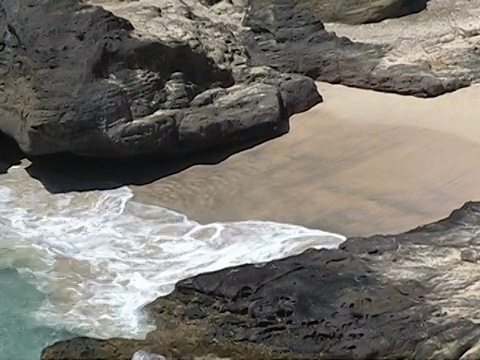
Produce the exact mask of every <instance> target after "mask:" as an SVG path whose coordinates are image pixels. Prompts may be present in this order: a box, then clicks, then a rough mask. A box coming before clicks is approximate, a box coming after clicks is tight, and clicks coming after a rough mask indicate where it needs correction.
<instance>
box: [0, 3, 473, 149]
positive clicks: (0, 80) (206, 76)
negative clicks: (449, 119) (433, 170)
mask: <svg viewBox="0 0 480 360" xmlns="http://www.w3.org/2000/svg"><path fill="white" fill-rule="evenodd" d="M313 3H314V2H309V1H298V2H294V1H293V0H271V1H270V0H269V1H265V0H252V1H251V2H250V4H247V2H246V1H244V0H232V1H199V0H184V1H174V0H165V1H162V2H158V1H154V0H138V1H132V2H130V1H129V2H123V1H118V0H91V1H90V3H88V4H87V3H84V2H78V1H77V0H55V1H53V0H27V1H24V0H22V1H20V0H4V1H2V2H0V75H1V76H0V88H1V89H2V91H0V131H2V132H4V133H5V134H7V135H9V136H11V137H12V138H14V139H15V140H16V141H17V143H18V144H19V146H20V148H21V149H22V150H23V151H24V152H25V153H27V155H30V156H35V155H45V154H52V153H62V152H68V153H74V154H77V155H84V156H95V157H132V156H137V155H144V154H156V155H160V156H163V157H178V156H184V155H188V154H192V153H194V152H195V153H198V152H199V151H209V150H215V149H218V148H223V147H225V146H235V147H238V146H239V145H242V144H247V143H255V142H259V141H263V140H266V139H269V138H272V137H275V136H278V135H280V134H282V133H283V132H285V131H286V129H288V116H289V115H291V114H293V113H295V112H299V111H304V110H307V109H308V108H310V107H311V106H313V105H315V104H316V103H318V102H320V101H321V97H320V95H319V94H318V92H317V91H316V88H315V86H314V84H313V82H312V80H311V79H315V80H325V81H329V82H333V83H342V84H346V85H351V86H358V87H365V88H370V89H377V90H382V91H391V92H397V93H401V94H412V95H416V96H436V95H439V94H442V93H444V92H447V91H452V90H454V89H457V88H459V87H462V86H467V85H468V84H469V83H470V79H467V78H464V77H458V76H455V77H451V76H450V77H449V76H437V75H436V74H435V73H434V72H432V71H431V69H428V68H424V67H422V66H411V65H401V64H400V65H398V64H397V65H395V66H389V67H388V68H385V67H384V66H383V65H382V64H381V59H383V58H384V57H385V54H386V53H387V52H388V49H386V48H385V47H384V46H378V45H368V44H360V43H354V42H352V41H350V40H348V39H346V38H342V37H338V36H336V35H335V34H334V33H328V32H327V31H325V29H324V27H323V24H322V22H321V21H320V19H321V18H322V16H321V15H320V13H324V14H327V13H328V11H330V10H328V9H333V6H334V5H332V4H333V3H334V2H329V1H321V2H315V3H318V4H317V5H318V6H317V5H315V4H313ZM353 3H354V2H349V1H345V2H343V3H341V4H340V5H341V6H340V7H339V9H343V10H342V11H343V13H344V14H353V13H355V14H356V13H358V11H359V10H358V9H360V8H361V9H364V8H365V6H366V8H368V9H373V7H372V6H373V5H372V4H374V5H375V9H387V8H388V9H390V8H391V7H390V5H391V6H393V8H396V9H411V8H412V6H413V7H415V6H417V4H421V3H422V1H410V2H409V1H399V0H378V1H377V2H374V3H372V2H368V1H362V2H355V3H356V4H357V3H358V4H359V5H358V6H360V8H357V7H356V6H357V5H352V4H353ZM335 4H337V2H335ZM379 4H381V6H380V5H379ZM385 4H389V5H388V6H384V5H385ZM314 5H315V6H316V8H315V9H317V10H318V11H316V10H315V11H313V12H312V11H311V6H314ZM337 5H338V4H337ZM337 5H335V7H336V6H337ZM377 5H379V6H377ZM362 11H363V10H362ZM369 11H370V10H369ZM379 11H380V10H379ZM382 11H383V10H382ZM402 11H403V10H402ZM409 11H410V10H409ZM367 12H368V11H367ZM367 12H363V13H367ZM395 14H397V13H396V12H395ZM332 16H333V15H332ZM369 19H370V20H372V19H373V18H371V17H370V18H369ZM370 20H369V21H370ZM362 21H363V20H362ZM292 73H296V74H297V75H292ZM305 75H306V76H308V77H310V78H311V79H307V78H305V77H304V76H305Z"/></svg>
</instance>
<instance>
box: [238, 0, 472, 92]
mask: <svg viewBox="0 0 480 360" xmlns="http://www.w3.org/2000/svg"><path fill="white" fill-rule="evenodd" d="M244 25H245V26H247V27H248V28H249V29H250V30H249V31H247V32H246V33H245V36H244V44H245V46H246V49H247V50H248V53H249V55H250V64H252V65H268V66H271V67H272V68H274V69H276V70H279V71H288V72H296V73H300V74H305V75H307V76H309V77H312V78H314V79H316V80H320V81H326V82H330V83H340V84H343V85H348V86H354V87H359V88H366V89H374V90H379V91H386V92H395V93H399V94H404V95H414V96H419V97H432V96H437V95H441V94H444V93H445V92H449V91H453V90H456V89H459V88H461V87H464V86H468V85H469V84H470V82H471V78H470V77H468V76H458V75H457V74H447V75H445V74H436V73H435V72H433V71H432V69H431V68H429V67H428V66H426V65H425V64H418V65H412V64H408V65H407V64H402V63H401V62H400V63H396V64H386V65H385V64H384V63H383V62H382V59H383V58H384V57H386V56H387V55H388V54H389V49H388V48H387V47H384V46H379V45H372V44H364V43H356V42H353V41H351V40H349V39H348V38H345V37H338V36H337V35H335V33H330V32H327V31H326V30H325V28H324V25H323V23H322V22H321V21H320V20H319V18H318V17H315V16H314V13H312V12H310V11H308V10H307V9H303V8H302V7H300V6H296V5H295V3H294V1H292V0H276V1H275V2H274V3H273V5H271V6H268V7H267V6H264V5H263V3H262V1H258V2H254V3H253V5H252V6H251V7H250V9H249V11H248V13H247V16H246V17H245V20H244Z"/></svg>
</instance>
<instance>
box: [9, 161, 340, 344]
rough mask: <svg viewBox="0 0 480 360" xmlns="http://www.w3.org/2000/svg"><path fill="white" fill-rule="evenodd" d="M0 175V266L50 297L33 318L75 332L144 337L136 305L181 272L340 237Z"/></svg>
mask: <svg viewBox="0 0 480 360" xmlns="http://www.w3.org/2000/svg"><path fill="white" fill-rule="evenodd" d="M0 184H1V185H0V234H1V238H0V266H2V264H4V263H5V262H7V263H8V264H7V265H8V266H15V267H16V268H18V269H20V270H21V272H23V273H28V274H34V275H35V278H36V283H35V285H36V286H37V287H38V288H39V289H40V290H41V291H43V292H45V293H46V294H48V296H49V301H46V302H45V304H44V305H43V307H42V308H41V309H40V311H38V312H37V313H36V314H35V316H36V318H37V320H38V321H40V322H41V323H43V324H46V325H51V326H63V327H66V328H67V329H68V330H71V331H74V332H76V333H80V334H83V335H90V336H97V337H111V336H131V337H132V336H133V337H139V338H140V337H143V336H144V335H145V334H146V332H148V331H149V330H150V327H149V326H147V325H146V324H144V323H143V322H142V318H141V316H139V311H138V310H139V308H140V307H141V306H143V305H145V304H146V303H148V302H150V301H152V300H153V299H155V298H156V297H158V296H161V295H166V294H168V293H169V292H171V291H172V290H173V288H174V284H175V283H176V282H178V281H179V280H181V279H184V278H186V277H190V276H193V275H196V274H199V273H204V272H208V271H214V270H218V269H222V268H225V267H229V266H234V265H240V264H245V263H258V262H265V261H269V260H273V259H278V258H282V257H286V256H289V255H292V254H297V253H300V252H302V251H304V250H305V249H307V248H312V247H313V248H322V247H337V246H338V244H339V243H341V242H342V241H343V240H344V237H343V236H341V235H337V234H332V233H327V232H324V231H320V230H311V229H307V228H304V227H300V226H295V225H288V224H278V223H273V222H260V221H244V222H229V223H213V224H208V225H201V224H198V223H197V222H195V221H192V220H189V219H188V218H187V217H186V216H185V215H182V214H179V213H176V212H173V211H170V210H167V209H165V208H162V207H158V206H151V205H146V204H141V203H138V202H135V201H132V197H133V195H132V193H131V191H130V190H129V189H128V188H127V187H122V188H119V189H115V190H109V191H92V192H84V193H69V194H57V195H52V194H50V193H48V192H47V191H46V190H45V189H44V188H43V187H42V186H41V184H40V183H39V182H38V181H35V180H33V179H31V178H29V177H28V176H27V175H26V174H25V173H24V172H23V170H21V169H11V170H10V172H9V174H7V175H4V176H2V177H0ZM0 291H1V289H0Z"/></svg>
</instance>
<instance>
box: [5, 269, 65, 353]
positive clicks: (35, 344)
mask: <svg viewBox="0 0 480 360" xmlns="http://www.w3.org/2000/svg"><path fill="white" fill-rule="evenodd" d="M0 294H1V295H0V296H1V297H0V358H1V359H9V360H38V359H39V358H40V353H41V351H42V349H43V348H44V347H45V346H46V345H48V344H51V343H53V342H55V341H58V340H61V339H65V338H67V337H70V336H71V334H69V333H68V332H66V331H59V330H57V329H52V328H48V327H44V326H39V325H38V324H37V323H36V321H35V319H34V318H33V316H32V314H33V312H34V311H35V310H37V309H38V308H39V307H40V305H41V304H42V302H43V301H44V300H45V295H44V294H42V293H41V292H39V291H38V290H37V289H36V288H35V287H34V286H33V285H31V284H30V283H29V282H28V281H26V280H25V279H24V278H22V277H21V276H20V275H19V274H18V272H17V271H16V270H15V269H0Z"/></svg>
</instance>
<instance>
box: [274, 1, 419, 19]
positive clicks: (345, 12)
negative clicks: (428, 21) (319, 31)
mask: <svg viewBox="0 0 480 360" xmlns="http://www.w3.org/2000/svg"><path fill="white" fill-rule="evenodd" d="M266 1H268V0H266ZM296 3H297V4H298V5H299V6H300V7H302V8H305V9H307V10H309V11H310V12H312V13H313V14H315V16H317V17H318V18H320V19H321V20H322V21H326V22H330V21H335V22H337V21H338V22H344V23H350V24H363V23H371V22H377V21H381V20H384V19H388V18H396V17H400V16H404V15H408V14H412V13H416V12H419V11H422V10H424V9H425V8H426V7H427V0H336V1H331V0H296Z"/></svg>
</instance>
